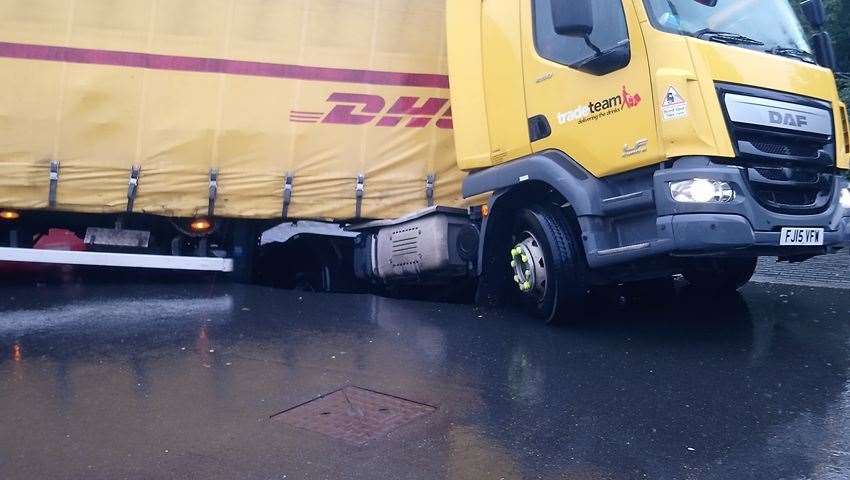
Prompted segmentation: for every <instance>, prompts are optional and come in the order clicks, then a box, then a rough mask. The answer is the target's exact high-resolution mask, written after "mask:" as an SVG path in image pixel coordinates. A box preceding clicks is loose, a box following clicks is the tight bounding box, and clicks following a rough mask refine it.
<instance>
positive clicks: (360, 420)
mask: <svg viewBox="0 0 850 480" xmlns="http://www.w3.org/2000/svg"><path fill="white" fill-rule="evenodd" d="M434 410H436V407H432V406H431V405H426V404H424V403H417V402H414V401H411V400H405V399H403V398H400V397H395V396H392V395H386V394H383V393H378V392H373V391H371V390H366V389H365V388H359V387H345V388H342V389H340V390H337V391H335V392H331V393H328V394H326V395H323V396H321V397H319V398H317V399H315V400H311V401H309V402H307V403H302V404H301V405H298V406H296V407H292V408H290V409H289V410H284V411H282V412H280V413H277V414H275V415H273V416H272V418H276V419H279V420H281V421H283V422H284V423H287V424H289V425H292V426H295V427H298V428H303V429H305V430H310V431H313V432H317V433H322V434H325V435H327V436H329V437H333V438H337V439H339V440H344V441H346V442H349V443H353V444H356V445H362V444H364V443H366V442H368V441H370V440H374V439H376V438H380V437H383V436H384V435H386V434H387V433H389V432H390V431H392V430H394V429H396V428H398V427H400V426H402V425H405V424H407V423H410V422H412V421H413V420H415V419H417V418H419V417H421V416H423V415H427V414H429V413H431V412H433V411H434Z"/></svg>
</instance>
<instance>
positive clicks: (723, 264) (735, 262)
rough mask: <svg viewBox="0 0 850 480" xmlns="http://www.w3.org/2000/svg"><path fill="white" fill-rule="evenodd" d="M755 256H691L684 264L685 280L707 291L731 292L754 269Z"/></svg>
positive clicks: (748, 277) (743, 282) (737, 287)
mask: <svg viewBox="0 0 850 480" xmlns="http://www.w3.org/2000/svg"><path fill="white" fill-rule="evenodd" d="M757 263H758V259H757V258H755V257H754V258H693V259H689V260H688V261H687V263H686V264H685V269H684V276H685V280H687V281H688V283H690V284H691V286H693V287H694V288H696V289H698V290H701V291H705V292H707V293H732V292H735V291H737V290H738V289H739V288H741V287H743V286H744V285H746V284H747V283H748V282H749V281H750V279H751V278H752V277H753V274H754V273H755V271H756V264H757Z"/></svg>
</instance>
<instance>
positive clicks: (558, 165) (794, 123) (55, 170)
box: [0, 0, 850, 320]
mask: <svg viewBox="0 0 850 480" xmlns="http://www.w3.org/2000/svg"><path fill="white" fill-rule="evenodd" d="M797 12H802V14H803V15H802V16H803V17H805V19H806V20H807V21H808V23H809V24H810V27H811V29H810V30H811V31H814V32H815V33H814V35H813V36H809V35H808V34H806V33H804V32H805V31H806V30H805V29H804V28H803V26H802V22H801V19H800V18H798V15H797ZM823 25H824V7H823V5H822V3H821V1H820V0H805V1H803V2H802V4H801V5H793V4H792V3H791V1H790V0H448V1H444V0H416V1H414V0H281V1H275V2H270V1H265V0H145V1H140V0H0V210H2V212H0V217H1V218H2V220H0V222H2V223H0V242H3V243H2V248H0V260H3V261H30V262H45V263H70V264H83V265H110V266H123V267H147V268H170V269H188V270H221V271H226V272H231V274H232V275H234V276H235V277H236V278H237V279H243V280H245V279H248V278H250V275H251V272H252V263H253V262H254V261H255V260H256V258H257V257H256V254H255V252H256V251H257V249H258V247H259V246H260V245H261V244H262V245H266V246H268V245H271V244H283V245H287V244H291V243H293V242H295V243H298V242H300V245H301V248H297V249H293V250H289V251H290V255H289V256H286V255H283V256H279V257H275V258H274V261H275V262H279V264H280V266H281V267H280V268H284V265H285V264H290V265H291V264H296V265H304V264H305V263H304V262H305V259H306V258H310V259H311V261H312V262H313V263H312V264H313V265H316V272H318V273H317V275H318V278H319V279H320V280H321V281H320V284H321V286H322V287H321V288H323V289H329V290H330V289H333V285H334V279H333V277H334V276H335V275H343V274H344V273H342V272H347V273H350V274H351V276H352V277H354V276H356V278H358V279H359V280H361V281H363V282H370V283H373V284H382V285H396V284H408V285H409V284H420V283H430V284H434V283H437V284H439V283H442V284H448V285H456V284H460V283H461V282H464V281H467V280H474V281H477V283H478V290H479V296H480V297H481V298H499V299H507V298H515V299H519V300H521V301H522V302H524V303H525V304H526V305H527V306H528V308H529V310H530V311H531V312H532V313H534V314H535V315H537V316H540V317H542V318H544V319H546V320H552V319H555V318H569V317H570V311H571V310H572V309H573V308H575V307H576V306H578V305H580V304H581V302H582V300H583V298H584V295H585V293H586V292H587V290H588V289H589V288H590V287H591V286H594V285H602V284H616V283H625V282H636V281H651V280H654V279H665V278H670V277H671V276H672V275H675V274H683V275H684V276H685V277H686V278H687V280H688V281H689V282H690V283H692V284H693V285H694V286H695V287H696V288H704V289H707V290H711V291H722V290H727V291H729V290H734V289H736V288H738V287H740V286H741V285H743V284H744V283H746V282H747V281H748V280H749V278H750V277H751V275H752V274H753V271H754V268H755V261H756V258H757V257H759V256H763V255H775V256H778V257H780V258H781V259H783V260H788V261H801V260H805V259H807V258H809V257H812V256H814V255H819V254H823V253H827V252H831V251H834V250H837V249H839V248H842V247H844V246H846V245H847V243H848V241H850V190H848V183H847V180H846V173H847V169H848V167H850V164H848V162H850V138H848V135H850V133H848V122H847V114H846V108H845V105H843V104H842V103H841V101H840V99H839V97H838V92H837V88H836V84H835V80H834V77H833V73H832V71H831V69H832V68H833V67H834V64H835V55H834V53H833V51H832V45H831V40H830V38H829V35H828V33H826V32H824V31H823ZM450 87H451V88H450ZM51 228H63V229H69V230H72V231H74V232H75V233H76V234H77V235H78V236H79V238H81V239H84V240H85V243H86V250H85V251H51V250H43V249H34V248H32V246H33V243H34V242H35V241H37V239H38V238H39V236H40V235H42V234H44V233H45V232H46V231H48V230H49V229H51ZM284 251H286V250H284ZM263 261H264V262H269V261H271V260H270V259H269V257H266V258H265V259H264V260H263ZM266 266H268V265H266ZM272 267H274V265H272ZM304 268H306V267H304Z"/></svg>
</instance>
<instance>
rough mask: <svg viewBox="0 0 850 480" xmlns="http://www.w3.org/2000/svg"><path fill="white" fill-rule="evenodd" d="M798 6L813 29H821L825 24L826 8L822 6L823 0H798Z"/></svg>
mask: <svg viewBox="0 0 850 480" xmlns="http://www.w3.org/2000/svg"><path fill="white" fill-rule="evenodd" d="M800 7H801V8H802V9H803V15H805V16H806V20H808V21H809V24H811V26H812V27H813V28H814V29H815V30H823V27H824V25H826V8H825V7H824V6H823V0H803V1H802V2H800Z"/></svg>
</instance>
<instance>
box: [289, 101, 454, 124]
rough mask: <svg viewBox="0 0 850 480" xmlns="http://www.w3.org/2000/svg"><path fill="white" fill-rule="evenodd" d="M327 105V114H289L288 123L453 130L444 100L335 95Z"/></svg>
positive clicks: (300, 111)
mask: <svg viewBox="0 0 850 480" xmlns="http://www.w3.org/2000/svg"><path fill="white" fill-rule="evenodd" d="M327 101H328V102H329V103H331V104H333V107H332V108H331V110H330V111H328V112H321V111H319V112H316V111H305V110H291V111H290V112H289V120H290V121H291V122H295V123H321V124H337V125H372V126H376V127H397V126H400V125H404V127H406V128H425V127H428V126H430V125H433V126H436V127H437V128H442V129H446V130H451V129H452V128H453V124H452V109H451V106H449V99H447V98H436V97H429V98H422V97H399V98H397V99H395V101H393V102H392V103H391V104H390V103H389V102H387V101H386V99H385V98H384V97H381V96H380V95H367V94H363V93H342V92H334V93H332V94H331V95H330V96H329V97H328V99H327ZM388 104H390V105H391V106H390V107H389V108H387V105H388Z"/></svg>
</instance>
